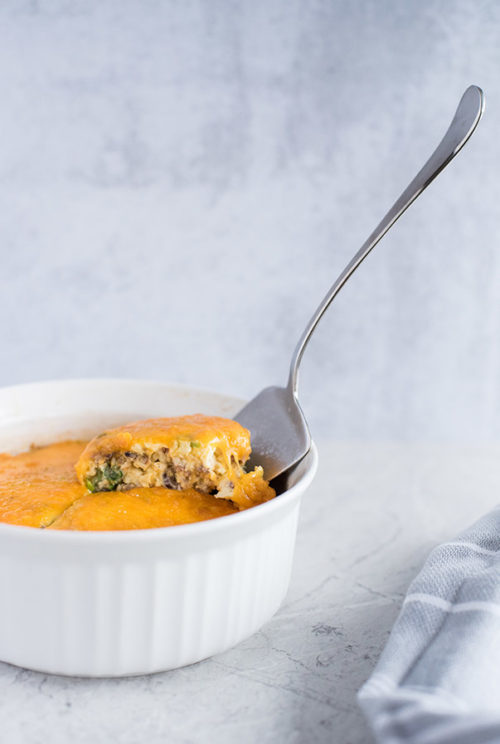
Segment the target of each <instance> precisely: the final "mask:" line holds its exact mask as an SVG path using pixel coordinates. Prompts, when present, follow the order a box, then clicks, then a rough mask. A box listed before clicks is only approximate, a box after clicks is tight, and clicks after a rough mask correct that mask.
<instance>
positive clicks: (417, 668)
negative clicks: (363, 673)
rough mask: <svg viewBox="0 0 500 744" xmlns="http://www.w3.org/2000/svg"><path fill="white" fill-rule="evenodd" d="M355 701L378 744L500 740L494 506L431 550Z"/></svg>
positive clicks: (498, 549) (499, 592) (499, 567)
mask: <svg viewBox="0 0 500 744" xmlns="http://www.w3.org/2000/svg"><path fill="white" fill-rule="evenodd" d="M358 699H359V703H360V705H361V707H362V709H363V711H364V713H365V715H366V717H367V719H368V721H369V723H370V725H371V727H372V730H373V732H374V734H375V738H376V740H377V742H383V744H399V742H405V744H408V743H409V744H445V742H446V744H486V742H487V743H488V744H493V742H495V744H498V743H500V507H498V508H496V509H495V510H494V511H492V512H490V513H489V514H487V515H486V516H484V517H483V518H482V519H480V520H479V521H478V522H476V523H475V524H474V525H472V527H470V528H469V529H468V530H466V531H465V532H463V533H462V534H461V535H460V536H459V537H458V538H457V539H456V540H453V541H452V542H448V543H444V544H443V545H440V546H439V547H437V548H435V549H434V550H433V551H432V553H431V554H430V556H429V558H428V559H427V561H426V563H425V565H424V567H423V569H422V571H421V572H420V574H419V575H418V576H417V578H416V579H415V580H414V581H413V583H412V584H411V585H410V588H409V590H408V594H407V596H406V599H405V601H404V603H403V607H402V610H401V612H400V615H399V617H398V619H397V621H396V623H395V625H394V628H393V630H392V633H391V636H390V638H389V641H388V643H387V646H386V648H385V650H384V652H383V653H382V656H381V657H380V660H379V662H378V664H377V667H376V669H375V671H374V672H373V674H372V676H371V677H370V679H369V680H368V682H366V683H365V685H364V686H363V687H362V688H361V690H360V692H359V695H358Z"/></svg>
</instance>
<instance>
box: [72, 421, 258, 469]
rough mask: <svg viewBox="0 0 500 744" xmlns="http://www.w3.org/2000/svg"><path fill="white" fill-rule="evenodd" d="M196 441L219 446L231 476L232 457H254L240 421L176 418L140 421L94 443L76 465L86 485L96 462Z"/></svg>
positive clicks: (114, 430) (115, 430) (201, 443)
mask: <svg viewBox="0 0 500 744" xmlns="http://www.w3.org/2000/svg"><path fill="white" fill-rule="evenodd" d="M182 439H186V440H188V441H196V442H197V443H199V444H200V445H201V446H203V445H210V444H215V445H216V446H217V447H218V449H219V450H220V451H221V453H222V454H223V456H224V459H225V462H226V467H227V470H228V472H231V471H232V463H231V456H233V457H234V458H235V460H237V461H240V462H246V460H248V458H249V457H250V452H251V448H250V434H249V432H248V431H247V430H246V429H244V428H243V427H242V426H241V424H238V423H237V422H236V421H233V420H231V419H226V418H220V417H218V416H204V415H202V414H195V415H193V416H176V417H175V418H157V419H148V420H145V421H136V422H134V423H132V424H126V425H125V426H120V427H118V428H116V429H111V430H110V431H106V432H104V433H103V434H100V435H99V436H97V437H95V438H94V439H92V440H91V441H90V442H89V443H88V445H87V447H86V448H85V450H84V451H83V453H82V456H81V457H80V459H79V460H78V463H77V465H76V472H77V475H78V478H79V479H80V481H81V482H82V483H84V481H85V475H86V473H87V470H88V468H89V465H90V463H91V462H92V460H95V459H96V458H100V457H105V456H106V455H112V454H113V453H115V452H124V451H126V450H130V449H131V447H132V446H133V445H134V444H139V445H143V444H148V443H150V442H154V443H155V444H159V445H163V446H165V447H168V448H170V447H172V445H173V444H174V443H175V442H177V441H178V440H182Z"/></svg>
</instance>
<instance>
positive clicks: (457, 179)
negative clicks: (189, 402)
mask: <svg viewBox="0 0 500 744" xmlns="http://www.w3.org/2000/svg"><path fill="white" fill-rule="evenodd" d="M472 82H473V83H477V84H479V85H481V86H482V87H484V89H485V91H486V94H487V111H486V115H485V118H484V120H483V122H482V123H481V125H480V128H479V129H478V131H477V133H476V135H475V136H474V137H473V139H472V140H471V142H470V144H469V145H468V146H467V148H466V150H464V152H463V153H462V154H461V155H460V156H459V158H457V160H456V161H455V162H454V163H453V164H452V165H451V166H450V168H449V169H448V170H447V171H446V172H445V173H443V174H442V175H441V176H440V178H439V179H438V181H437V182H436V183H435V184H433V185H432V186H431V188H430V189H429V191H428V192H426V194H424V195H423V196H422V197H421V198H420V199H419V201H418V202H417V203H416V204H415V205H414V206H413V207H412V209H411V210H410V212H409V213H408V214H407V215H405V216H404V217H403V219H402V220H401V222H400V223H399V224H398V225H397V226H396V227H395V228H394V229H393V231H392V232H391V234H390V235H389V236H387V238H386V239H385V240H384V242H383V243H382V244H381V245H380V246H378V247H377V249H376V251H375V252H374V253H373V254H372V256H371V257H370V258H369V259H368V260H367V262H366V263H365V264H364V265H363V267H362V268H361V269H360V271H359V272H358V275H356V276H355V277H354V278H353V280H352V281H351V283H350V284H349V285H348V286H347V287H346V288H345V289H344V290H343V292H342V294H341V295H340V296H339V298H338V300H337V301H336V303H335V306H332V309H331V310H330V312H329V314H328V316H327V317H326V318H325V319H324V320H323V322H322V324H321V326H320V328H319V330H318V332H317V334H316V336H315V338H314V339H313V341H312V343H311V345H310V348H309V350H308V353H307V356H306V358H305V361H304V365H303V371H302V391H301V392H302V398H303V402H304V407H305V409H306V411H307V413H308V414H309V417H310V419H311V423H312V427H313V432H314V433H316V435H319V436H326V435H331V436H332V437H337V438H345V437H375V438H384V439H385V438H390V437H398V438H405V437H410V438H434V437H437V438H446V439H453V438H459V439H469V440H477V439H488V438H495V437H498V436H500V395H499V388H500V384H499V383H500V281H499V279H500V250H499V246H498V245H497V234H498V231H499V227H500V223H499V210H498V205H499V195H500V194H499V191H500V173H499V165H500V151H499V136H498V133H499V131H500V3H498V2H495V0H490V1H489V2H488V1H487V0H463V1H462V2H455V1H453V0H420V1H419V2H417V1H416V0H415V1H413V2H400V1H398V0H383V1H380V0H379V1H378V2H375V1H373V2H368V1H367V0H362V1H358V2H352V3H347V2H341V1H340V0H337V1H333V0H330V1H329V2H328V1H326V0H323V1H318V2H307V3H304V2H300V1H299V0H293V1H291V2H290V1H287V0H282V1H281V2H280V1H278V0H272V1H271V0H262V1H259V2H253V1H252V2H239V3H238V2H229V1H228V2H222V0H216V1H214V0H211V1H210V2H203V1H202V0H198V1H193V2H191V1H186V2H149V1H147V0H146V1H145V2H142V3H136V2H132V0H130V1H127V2H123V0H120V1H119V0H112V1H108V2H103V3H100V2H87V1H84V0H76V1H73V0H72V1H70V0H67V1H63V0H60V1H58V0H52V1H51V2H49V1H48V0H47V1H44V0H39V1H38V2H37V1H36V0H32V1H31V2H25V3H22V2H19V3H12V4H7V3H4V4H3V5H2V6H1V7H0V101H1V111H2V114H1V119H0V132H1V137H0V204H1V209H0V246H1V259H2V261H1V272H0V307H1V310H2V318H3V322H2V325H1V327H2V337H3V338H2V341H3V343H2V346H3V350H4V351H3V353H2V358H1V365H0V382H1V383H2V384H10V383H15V382H22V381H29V380H36V379H47V378H57V377H79V376H108V375H116V376H127V377H147V378H158V379H167V380H172V381H181V382H187V383H193V384H197V385H202V386H206V387H212V388H216V389H219V390H227V391H228V392H233V393H240V394H244V395H251V394H252V393H253V392H255V391H257V390H258V389H259V388H261V387H262V386H264V385H266V384H271V383H280V382H281V381H284V379H285V377H286V373H287V366H288V359H289V356H290V354H291V352H292V349H293V347H294V345H295V342H296V339H297V336H298V335H299V333H300V332H301V330H302V327H303V325H304V324H305V322H306V320H307V318H308V316H309V315H310V313H311V312H312V310H313V309H314V307H315V306H316V305H317V303H318V301H319V299H320V298H321V297H322V295H323V294H324V292H325V291H326V290H327V288H328V286H329V285H330V284H331V282H332V281H333V279H334V278H335V276H336V275H337V274H338V273H339V271H340V270H341V269H342V267H343V265H344V264H345V263H346V262H347V260H348V259H349V258H350V256H351V254H352V253H353V252H354V251H355V250H357V248H358V247H359V245H360V244H361V243H362V241H363V240H364V239H365V237H366V236H367V234H368V233H369V232H370V231H371V230H372V228H373V227H374V225H375V224H376V222H378V220H379V218H380V217H381V216H382V215H383V213H384V212H385V211H386V209H387V208H388V207H389V206H390V204H391V203H392V201H393V200H394V198H395V197H396V196H398V194H399V192H400V191H401V190H402V188H403V187H404V186H406V183H407V182H408V181H409V180H410V178H411V177H412V176H413V175H414V172H415V171H416V170H417V169H418V168H419V167H420V165H421V163H422V162H423V160H424V159H425V158H426V157H427V155H428V154H429V153H430V151H431V150H432V149H433V147H434V145H435V144H436V143H437V141H438V140H439V138H440V137H441V135H442V133H443V132H444V130H445V128H446V127H447V125H448V121H449V119H450V118H451V116H452V114H453V112H454V109H455V106H456V104H457V102H458V100H459V98H460V95H461V93H462V91H463V89H465V87H467V85H468V84H469V83H472Z"/></svg>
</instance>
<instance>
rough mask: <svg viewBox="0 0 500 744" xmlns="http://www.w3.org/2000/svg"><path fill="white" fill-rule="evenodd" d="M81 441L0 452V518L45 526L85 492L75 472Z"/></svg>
mask: <svg viewBox="0 0 500 744" xmlns="http://www.w3.org/2000/svg"><path fill="white" fill-rule="evenodd" d="M84 447H85V442H60V443H59V444H51V445H49V446H48V447H39V448H37V449H32V450H30V451H29V452H23V453H22V454H20V455H0V521H1V522H9V523H10V524H24V525H27V526H29V527H47V526H48V525H49V524H51V523H52V522H53V521H54V519H56V518H57V517H58V516H59V515H60V514H62V513H63V511H64V510H65V509H67V508H68V506H70V505H71V504H72V503H73V502H74V501H75V499H78V498H79V497H80V496H83V494H84V493H87V491H86V489H85V488H84V487H83V486H81V485H80V484H79V483H78V481H77V479H76V476H75V462H76V460H77V459H78V457H79V456H80V454H81V452H82V450H83V448H84Z"/></svg>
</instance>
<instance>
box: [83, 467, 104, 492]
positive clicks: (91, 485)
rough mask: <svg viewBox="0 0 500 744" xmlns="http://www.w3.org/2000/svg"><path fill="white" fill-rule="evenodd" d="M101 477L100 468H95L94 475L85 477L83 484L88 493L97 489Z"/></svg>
mask: <svg viewBox="0 0 500 744" xmlns="http://www.w3.org/2000/svg"><path fill="white" fill-rule="evenodd" d="M101 478H102V470H101V469H100V468H97V470H96V473H95V475H93V476H92V478H85V485H86V487H87V489H88V490H89V491H90V493H95V492H96V491H98V490H99V482H100V480H101Z"/></svg>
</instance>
